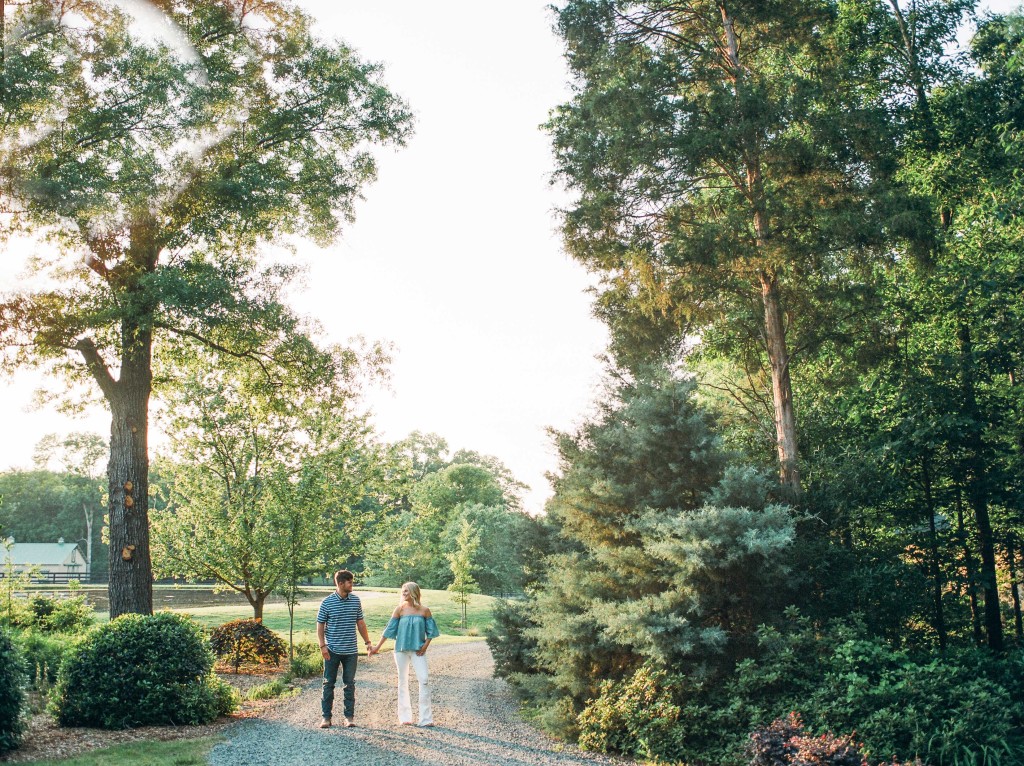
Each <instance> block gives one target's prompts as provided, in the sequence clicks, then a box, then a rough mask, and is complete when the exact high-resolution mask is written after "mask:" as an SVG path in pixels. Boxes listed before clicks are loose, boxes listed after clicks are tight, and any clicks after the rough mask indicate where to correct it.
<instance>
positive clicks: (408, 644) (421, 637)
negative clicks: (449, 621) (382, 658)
mask: <svg viewBox="0 0 1024 766" xmlns="http://www.w3.org/2000/svg"><path fill="white" fill-rule="evenodd" d="M440 635H441V631H439V630H438V629H437V623H436V622H434V618H433V617H424V616H423V615H421V614H406V615H403V616H402V617H392V618H391V619H390V620H389V621H388V624H387V627H386V628H384V638H393V639H395V651H396V652H415V651H419V648H420V647H421V646H423V644H424V642H426V640H427V639H428V638H437V637H438V636H440Z"/></svg>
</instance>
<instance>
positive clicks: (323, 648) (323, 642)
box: [316, 622, 331, 660]
mask: <svg viewBox="0 0 1024 766" xmlns="http://www.w3.org/2000/svg"><path fill="white" fill-rule="evenodd" d="M325 626H326V623H323V622H318V623H317V624H316V642H317V643H318V644H320V654H321V655H322V656H323V658H324V659H325V660H329V659H331V653H330V652H329V651H328V650H327V639H326V638H324V627H325Z"/></svg>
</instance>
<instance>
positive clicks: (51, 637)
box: [16, 628, 82, 691]
mask: <svg viewBox="0 0 1024 766" xmlns="http://www.w3.org/2000/svg"><path fill="white" fill-rule="evenodd" d="M81 638H82V637H81V636H73V635H63V634H59V633H58V634H54V633H43V632H41V631H39V630H36V629H35V628H30V629H28V630H23V631H21V633H19V634H18V635H17V637H16V640H17V642H18V646H19V648H20V649H21V653H22V655H23V656H24V658H25V663H26V664H27V665H28V674H29V681H30V684H31V685H32V686H33V687H34V688H35V689H36V690H37V691H40V690H42V689H45V688H46V687H48V686H49V685H50V684H52V683H53V682H54V681H56V680H57V671H58V670H60V665H61V662H63V660H64V657H65V656H67V655H68V654H69V653H70V652H71V650H72V649H74V647H75V646H76V645H77V644H78V642H79V641H81Z"/></svg>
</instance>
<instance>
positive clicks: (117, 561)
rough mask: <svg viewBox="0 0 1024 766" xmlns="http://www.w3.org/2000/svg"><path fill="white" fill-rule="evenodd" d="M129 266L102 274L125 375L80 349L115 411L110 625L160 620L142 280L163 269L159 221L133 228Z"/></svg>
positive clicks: (149, 313)
mask: <svg viewBox="0 0 1024 766" xmlns="http://www.w3.org/2000/svg"><path fill="white" fill-rule="evenodd" d="M130 241H131V244H130V246H129V248H128V251H127V253H126V254H125V260H124V262H123V263H121V264H119V265H118V266H117V267H115V268H113V269H110V270H106V269H104V270H103V272H102V273H103V278H104V279H106V280H107V282H108V283H109V285H110V287H111V289H113V290H115V291H116V292H117V293H118V296H119V299H120V305H121V310H122V312H123V316H122V319H121V335H120V341H121V370H120V376H119V377H118V379H117V380H115V379H114V377H113V376H112V375H111V373H110V370H109V369H108V368H107V365H106V363H105V362H104V360H103V358H102V357H101V356H100V353H99V350H98V349H97V348H96V344H95V343H94V342H93V341H92V339H90V338H82V339H80V340H79V341H78V343H77V344H76V348H77V349H78V351H79V352H80V353H81V354H82V357H83V358H84V359H85V364H86V367H87V368H88V370H89V373H90V374H91V375H92V376H93V378H94V379H95V380H96V382H97V384H98V385H99V387H100V390H101V391H102V392H103V396H104V397H105V398H106V400H107V404H108V405H109V406H110V461H109V462H108V463H107V487H108V492H109V501H108V502H109V505H108V513H109V515H110V525H109V529H110V584H109V586H108V593H109V598H110V618H111V619H113V618H115V617H117V616H119V615H122V614H126V613H136V614H152V613H153V565H152V562H151V561H150V554H149V513H148V510H149V444H148V434H149V398H150V395H151V393H152V390H153V318H154V315H155V307H154V304H153V303H152V301H151V299H147V298H146V296H145V288H144V287H143V286H142V285H141V278H142V277H144V276H145V275H147V274H149V273H151V272H153V271H154V270H155V269H156V265H157V258H158V256H159V252H160V248H159V246H158V245H157V243H156V237H155V228H154V224H153V222H152V221H149V220H145V219H144V220H143V221H142V222H141V223H137V224H133V225H132V227H131V240H130Z"/></svg>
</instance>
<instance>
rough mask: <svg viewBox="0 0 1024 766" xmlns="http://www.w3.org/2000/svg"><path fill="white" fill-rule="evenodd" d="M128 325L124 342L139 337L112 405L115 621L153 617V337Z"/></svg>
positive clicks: (112, 591)
mask: <svg viewBox="0 0 1024 766" xmlns="http://www.w3.org/2000/svg"><path fill="white" fill-rule="evenodd" d="M133 324H134V323H131V322H130V321H127V320H126V321H125V323H124V325H125V326H124V327H123V330H122V333H123V335H122V337H126V338H134V342H133V343H131V345H130V346H129V347H127V348H126V350H125V353H124V354H123V365H122V368H121V379H120V380H119V381H118V383H117V395H116V396H115V397H114V399H113V400H112V401H111V403H110V404H111V425H110V463H109V464H108V465H107V479H108V484H109V493H110V501H109V502H110V505H109V513H110V586H109V591H110V618H111V619H113V618H114V617H117V616H118V615H120V614H125V613H129V612H133V613H137V614H152V613H153V566H152V562H151V561H150V556H149V513H148V501H149V449H148V438H147V435H148V433H149V397H150V392H151V390H152V371H151V368H150V349H151V341H152V332H151V331H149V330H145V329H142V328H139V327H137V326H132V325H133Z"/></svg>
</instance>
